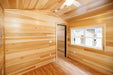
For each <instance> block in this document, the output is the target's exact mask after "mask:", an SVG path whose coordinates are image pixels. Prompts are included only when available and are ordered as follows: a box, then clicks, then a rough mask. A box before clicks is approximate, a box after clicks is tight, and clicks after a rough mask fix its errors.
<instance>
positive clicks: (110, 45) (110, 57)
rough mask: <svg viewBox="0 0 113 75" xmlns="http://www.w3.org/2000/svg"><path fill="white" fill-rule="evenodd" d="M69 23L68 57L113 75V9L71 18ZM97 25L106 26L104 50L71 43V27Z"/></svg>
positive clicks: (106, 74)
mask: <svg viewBox="0 0 113 75" xmlns="http://www.w3.org/2000/svg"><path fill="white" fill-rule="evenodd" d="M112 8H113V7H112ZM101 11H102V10H101ZM95 12H96V11H95ZM84 15H85V14H84ZM68 25H69V27H68V57H69V58H72V59H74V60H77V61H79V62H81V63H83V64H85V65H88V66H90V67H92V68H93V69H95V70H98V71H100V72H102V73H103V75H104V74H105V75H113V9H111V10H107V11H104V13H98V14H97V15H93V16H89V17H85V18H78V19H77V18H75V19H73V20H72V19H71V20H70V21H68ZM95 26H102V27H104V36H103V39H104V41H103V44H104V49H103V50H97V49H93V48H88V47H82V46H76V45H71V32H70V30H71V28H86V27H95Z"/></svg>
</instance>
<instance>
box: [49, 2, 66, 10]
mask: <svg viewBox="0 0 113 75" xmlns="http://www.w3.org/2000/svg"><path fill="white" fill-rule="evenodd" d="M64 2H65V0H58V1H57V2H56V3H55V4H54V5H53V6H52V7H50V10H56V9H60V7H61V6H62V4H63V3H64Z"/></svg>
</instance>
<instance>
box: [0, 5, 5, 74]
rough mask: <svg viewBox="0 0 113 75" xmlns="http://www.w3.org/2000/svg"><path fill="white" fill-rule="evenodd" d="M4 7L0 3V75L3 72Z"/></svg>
mask: <svg viewBox="0 0 113 75" xmlns="http://www.w3.org/2000/svg"><path fill="white" fill-rule="evenodd" d="M3 16H4V9H3V8H2V7H1V5H0V75H2V74H4V56H5V55H4V40H3V39H4V35H3V34H4V32H3V28H4V27H3Z"/></svg>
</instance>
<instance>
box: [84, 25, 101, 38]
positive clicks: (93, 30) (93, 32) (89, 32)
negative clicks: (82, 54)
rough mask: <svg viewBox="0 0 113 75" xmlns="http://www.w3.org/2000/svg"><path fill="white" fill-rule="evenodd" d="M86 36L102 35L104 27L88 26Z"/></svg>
mask: <svg viewBox="0 0 113 75" xmlns="http://www.w3.org/2000/svg"><path fill="white" fill-rule="evenodd" d="M85 34H86V37H93V38H96V37H102V27H96V28H88V29H86V32H85Z"/></svg>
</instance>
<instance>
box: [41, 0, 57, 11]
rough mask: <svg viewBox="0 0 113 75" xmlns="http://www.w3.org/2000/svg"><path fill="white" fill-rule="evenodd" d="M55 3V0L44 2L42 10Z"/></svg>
mask: <svg viewBox="0 0 113 75" xmlns="http://www.w3.org/2000/svg"><path fill="white" fill-rule="evenodd" d="M56 3H57V0H48V2H47V3H46V4H45V6H44V7H43V8H42V9H43V10H47V9H50V8H51V7H53V6H54V5H55V4H56Z"/></svg>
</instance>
